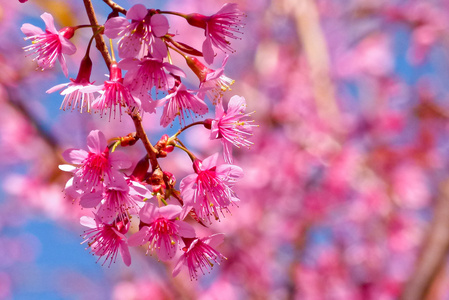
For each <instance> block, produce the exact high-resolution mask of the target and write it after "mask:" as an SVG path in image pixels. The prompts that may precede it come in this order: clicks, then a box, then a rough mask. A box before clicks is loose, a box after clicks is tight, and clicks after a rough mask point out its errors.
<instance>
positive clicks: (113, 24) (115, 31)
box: [104, 17, 129, 39]
mask: <svg viewBox="0 0 449 300" xmlns="http://www.w3.org/2000/svg"><path fill="white" fill-rule="evenodd" d="M128 26H129V21H128V20H126V19H125V18H123V17H115V18H111V19H109V20H108V21H107V22H106V23H105V24H104V35H106V36H107V37H108V38H110V39H116V38H118V36H119V33H120V32H121V31H123V30H124V29H126V27H128Z"/></svg>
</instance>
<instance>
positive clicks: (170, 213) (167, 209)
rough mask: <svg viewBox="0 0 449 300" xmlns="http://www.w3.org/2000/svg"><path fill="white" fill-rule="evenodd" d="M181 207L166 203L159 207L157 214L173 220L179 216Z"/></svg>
mask: <svg viewBox="0 0 449 300" xmlns="http://www.w3.org/2000/svg"><path fill="white" fill-rule="evenodd" d="M181 209H182V208H181V206H178V205H166V206H162V207H160V208H159V214H160V216H162V217H164V218H166V219H168V220H173V219H175V218H176V217H178V216H179V214H180V213H181Z"/></svg>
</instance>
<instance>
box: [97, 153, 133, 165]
mask: <svg viewBox="0 0 449 300" xmlns="http://www.w3.org/2000/svg"><path fill="white" fill-rule="evenodd" d="M103 149H104V148H103ZM109 160H110V162H111V165H112V167H114V168H116V169H127V168H129V167H131V165H132V162H131V161H130V160H129V156H128V155H126V153H123V152H121V151H114V152H112V153H111V155H110V156H109Z"/></svg>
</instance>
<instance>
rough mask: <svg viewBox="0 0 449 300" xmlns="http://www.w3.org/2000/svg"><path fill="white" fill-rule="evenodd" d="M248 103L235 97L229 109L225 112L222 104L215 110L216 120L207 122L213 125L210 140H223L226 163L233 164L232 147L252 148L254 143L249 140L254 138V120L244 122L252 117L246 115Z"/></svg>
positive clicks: (241, 98)
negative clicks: (251, 137)
mask: <svg viewBox="0 0 449 300" xmlns="http://www.w3.org/2000/svg"><path fill="white" fill-rule="evenodd" d="M245 110H246V101H245V98H243V97H240V96H233V97H231V99H230V100H229V103H228V109H227V111H226V112H225V111H224V109H223V104H222V103H220V104H219V105H217V107H216V109H215V119H213V120H210V119H209V120H206V122H207V123H208V122H210V124H211V133H210V138H211V139H212V140H213V139H221V142H222V144H223V155H224V159H225V162H226V163H229V164H230V163H232V161H233V160H232V145H234V146H236V147H237V148H240V147H241V146H243V147H248V148H249V147H250V146H251V145H252V144H253V143H252V142H250V141H248V140H247V138H248V137H250V136H252V127H253V126H257V125H254V124H252V123H253V122H254V121H253V120H243V118H247V117H249V116H250V115H251V113H245Z"/></svg>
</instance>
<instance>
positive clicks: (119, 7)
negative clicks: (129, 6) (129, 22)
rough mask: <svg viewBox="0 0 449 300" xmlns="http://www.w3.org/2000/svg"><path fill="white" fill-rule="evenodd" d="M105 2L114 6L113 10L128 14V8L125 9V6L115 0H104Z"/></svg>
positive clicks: (111, 6)
mask: <svg viewBox="0 0 449 300" xmlns="http://www.w3.org/2000/svg"><path fill="white" fill-rule="evenodd" d="M103 2H104V3H106V4H107V5H109V7H110V8H112V9H113V10H115V11H118V12H120V13H122V14H124V15H126V13H127V11H126V9H124V8H123V7H121V6H120V5H118V4H117V3H115V2H114V1H111V0H103Z"/></svg>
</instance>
